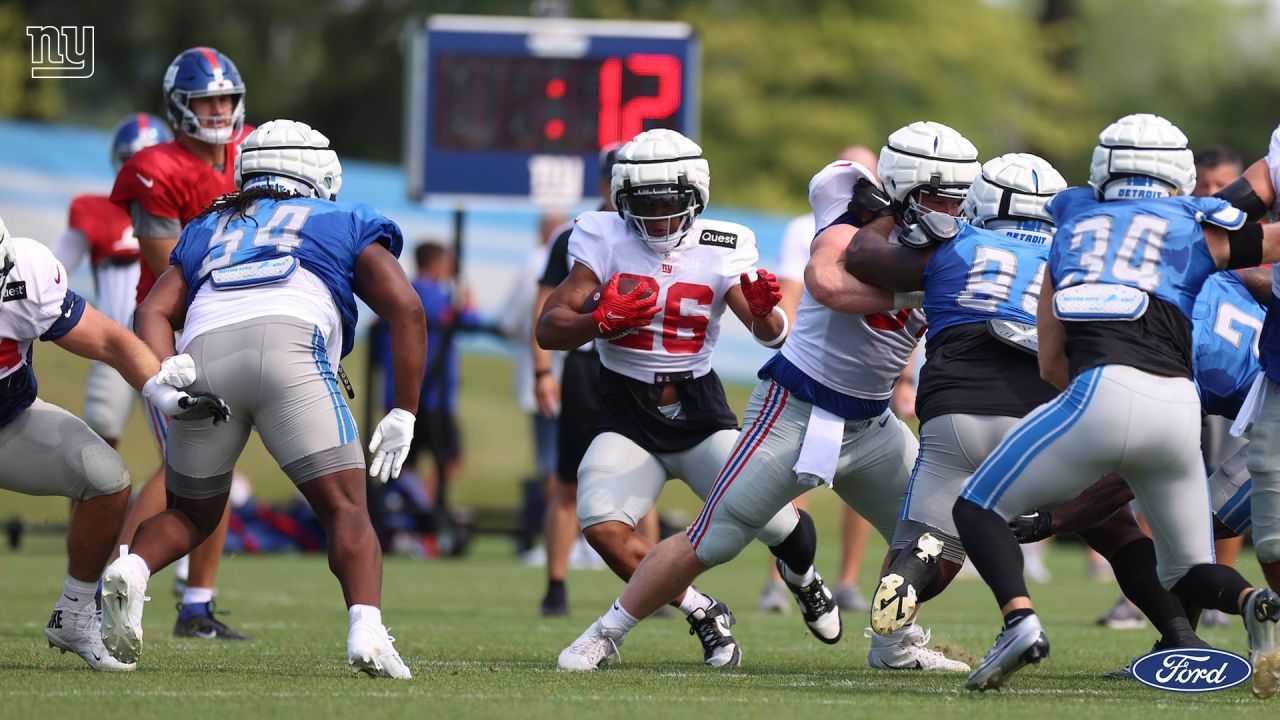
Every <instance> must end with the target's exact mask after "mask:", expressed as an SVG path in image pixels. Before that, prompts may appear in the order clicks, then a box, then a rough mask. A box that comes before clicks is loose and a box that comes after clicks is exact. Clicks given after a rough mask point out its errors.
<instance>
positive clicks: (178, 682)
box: [0, 345, 1277, 720]
mask: <svg viewBox="0 0 1280 720" xmlns="http://www.w3.org/2000/svg"><path fill="white" fill-rule="evenodd" d="M38 352H39V358H38V360H37V363H38V368H39V369H40V377H41V382H42V385H41V387H42V395H43V396H44V397H45V398H46V399H48V400H50V401H53V402H58V403H60V404H63V405H64V406H66V407H69V408H71V409H79V407H80V400H79V396H80V392H81V390H80V388H82V387H83V385H82V380H83V373H84V369H83V366H82V365H81V364H80V363H78V362H75V361H72V360H70V359H69V358H68V357H67V356H66V355H65V353H62V352H61V351H60V350H57V349H56V348H52V347H49V346H47V345H42V346H41V348H40V349H39V351H38ZM348 369H349V370H352V371H353V372H352V377H353V378H356V377H359V375H360V373H359V369H358V368H353V367H349V368H348ZM465 382H466V385H465V390H464V404H465V408H466V410H465V412H464V427H465V432H466V434H467V435H466V439H467V444H468V448H469V460H468V471H467V473H466V475H465V477H464V479H463V481H462V483H461V484H460V485H459V487H458V490H457V493H456V495H457V497H458V501H459V503H460V504H463V505H470V506H477V507H479V506H489V507H501V506H510V505H512V504H514V503H515V501H516V497H517V481H518V480H519V479H520V478H522V477H523V476H524V475H526V474H527V473H526V471H525V468H526V467H527V466H528V464H529V462H530V460H529V457H530V455H529V448H528V440H527V435H528V429H527V428H528V422H527V419H526V418H525V417H524V416H522V415H521V414H520V413H519V412H518V411H517V410H516V408H515V407H514V405H513V403H512V402H511V400H510V392H509V389H508V388H509V371H508V366H507V365H506V363H505V362H503V361H501V360H497V359H492V358H469V359H468V361H467V365H466V372H465ZM744 396H745V390H744V389H743V388H734V389H733V390H732V392H731V400H732V401H733V402H734V403H735V407H739V408H740V407H741V404H742V402H743V399H744ZM145 432H146V431H145V428H143V426H142V423H141V419H140V418H139V417H135V418H134V421H133V424H132V425H131V426H130V430H129V434H128V436H127V437H126V439H125V445H124V454H125V456H126V459H127V460H128V461H129V464H130V467H131V468H132V469H133V471H134V474H135V476H136V477H144V476H145V475H146V474H147V473H148V472H149V471H150V466H151V465H152V464H153V463H154V454H153V453H154V451H153V450H152V449H151V447H150V444H149V440H148V439H147V438H146V435H145ZM242 469H244V470H245V471H246V472H247V473H248V474H249V475H250V476H251V477H253V478H254V480H255V485H256V487H257V490H258V492H259V494H260V495H261V496H262V497H265V498H268V499H271V498H283V497H286V496H287V495H288V494H289V493H291V492H293V491H292V490H291V488H290V485H289V483H288V482H287V480H285V479H284V478H283V477H282V476H281V475H280V474H279V472H278V470H275V469H274V467H273V466H272V464H271V461H270V458H269V457H267V456H266V454H265V452H264V451H263V450H262V448H261V446H260V445H257V444H256V443H255V444H254V445H252V446H251V449H250V451H249V453H247V454H246V456H245V460H244V462H243V463H242ZM672 490H673V491H674V492H672V493H669V497H667V498H665V499H664V501H663V506H664V507H666V508H668V509H681V510H685V511H692V510H696V504H695V501H694V499H693V498H692V496H691V495H690V494H689V493H688V492H687V491H685V490H683V488H682V487H680V486H678V487H673V488H672ZM813 496H814V503H813V513H814V515H815V517H816V518H817V519H818V524H819V532H820V536H821V537H822V539H823V544H822V546H821V548H820V553H819V568H820V569H822V570H824V571H825V572H826V573H827V575H828V577H832V576H834V575H835V572H836V570H835V568H836V561H837V557H836V554H837V543H836V541H835V539H836V526H837V518H838V517H839V508H838V505H837V501H836V498H835V496H834V494H832V493H829V492H826V491H820V492H817V493H813ZM65 509H66V503H65V500H62V499H61V498H47V499H38V498H25V497H21V496H17V495H13V494H6V493H0V519H3V518H5V517H8V516H11V515H21V516H23V517H26V518H29V519H32V520H35V521H46V522H54V523H56V522H61V521H63V520H64V517H65ZM883 549H884V548H883V545H882V544H880V543H879V542H878V541H877V542H875V543H873V545H872V547H871V548H869V550H868V555H867V557H868V561H867V563H866V569H865V570H864V573H863V584H864V587H865V586H867V585H868V584H870V583H871V582H873V573H874V569H873V567H874V565H875V564H876V563H877V561H878V558H879V557H880V555H881V554H882V553H883ZM766 558H767V553H766V552H765V551H764V549H763V548H761V547H757V546H753V547H751V548H749V549H748V550H747V551H746V552H745V553H744V554H743V556H742V557H741V558H739V560H737V561H735V562H733V563H730V564H728V565H726V566H723V567H720V568H717V569H715V570H714V571H712V572H711V573H709V574H708V575H706V576H705V577H704V578H703V579H702V580H701V581H700V582H699V586H700V587H701V588H702V589H703V590H704V591H706V592H709V593H711V594H714V595H715V596H717V597H719V598H721V599H723V600H725V601H726V602H728V603H729V604H730V606H732V607H733V608H734V609H735V610H736V611H737V617H738V625H737V627H736V628H735V632H736V634H737V636H738V638H739V641H740V643H741V645H742V648H743V659H744V665H743V666H742V667H741V668H738V669H732V670H715V669H711V668H706V667H704V666H703V665H702V663H701V653H700V650H699V647H698V644H697V642H696V640H695V639H694V638H692V637H690V636H689V635H688V627H687V625H686V624H685V623H684V622H683V621H682V620H678V619H675V620H663V619H655V620H650V621H647V622H646V623H644V624H643V625H642V626H641V627H640V628H639V629H637V630H636V631H635V632H633V633H632V634H631V636H629V637H628V640H627V644H626V645H625V646H624V647H623V649H622V654H623V659H624V662H623V664H622V665H621V666H620V667H614V668H611V669H608V670H606V671H603V672H599V673H592V674H565V673H559V672H556V670H555V659H556V655H557V654H558V653H559V651H560V650H561V648H563V647H564V646H565V645H567V644H568V643H569V642H571V641H572V640H573V639H574V638H575V637H576V636H577V634H578V633H579V632H581V630H582V629H583V628H584V627H586V625H587V624H588V623H590V622H591V620H592V619H593V618H594V617H595V616H596V615H597V614H599V613H600V612H602V611H603V610H604V609H605V608H606V607H607V605H608V603H609V602H610V601H611V600H612V599H613V598H614V597H616V595H617V594H618V592H619V590H620V588H621V584H620V583H619V581H618V580H616V579H615V578H614V577H613V576H612V575H611V574H610V573H608V572H607V571H575V572H574V573H573V574H572V575H571V576H570V599H571V604H572V607H573V615H572V617H570V618H568V619H554V620H548V619H542V618H540V617H538V614H537V603H538V600H539V598H540V596H541V593H542V588H543V575H542V571H541V570H540V569H538V568H529V567H524V566H522V565H521V564H520V563H519V562H518V561H517V560H516V559H515V557H514V553H513V551H512V548H511V546H510V543H508V542H506V541H505V540H502V539H498V538H482V539H481V540H480V541H478V542H477V543H475V545H474V549H473V551H472V553H471V554H470V555H469V556H468V557H467V558H465V559H463V560H446V561H421V560H413V559H408V558H399V557H395V558H388V559H387V562H386V578H385V591H384V612H385V619H386V621H387V624H388V625H389V626H390V627H391V629H392V633H393V635H395V636H396V637H397V638H398V639H399V640H398V647H399V648H400V651H401V653H402V654H403V655H404V657H405V659H406V660H407V661H408V663H409V664H410V666H411V668H412V669H413V671H414V673H415V675H416V677H415V678H414V679H413V680H412V681H410V682H395V681H389V680H384V681H374V680H370V679H367V678H364V677H355V676H352V675H351V674H350V673H349V672H348V671H347V669H346V667H345V662H344V660H345V655H344V652H345V631H346V622H345V620H346V615H345V612H344V609H343V605H342V601H341V595H340V593H339V590H338V585H337V582H336V581H335V580H334V579H333V578H332V576H331V575H330V574H329V572H328V569H327V566H326V563H325V560H324V558H323V557H319V556H294V555H277V556H232V557H228V558H227V559H226V560H225V561H224V563H223V569H222V572H221V576H220V578H219V593H220V595H219V597H220V602H221V606H222V607H223V608H225V609H228V610H231V611H232V612H233V614H232V615H231V616H230V617H229V618H227V620H228V622H229V623H231V624H232V625H233V626H234V627H236V628H237V629H242V630H244V631H246V632H249V633H250V634H252V635H254V636H255V637H256V638H257V639H256V640H255V641H254V642H251V643H212V642H208V641H185V640H184V641H180V640H176V639H174V638H172V637H171V636H170V635H169V630H170V628H171V626H172V623H173V620H174V618H175V615H176V612H175V610H174V607H173V603H174V600H173V598H172V597H171V596H170V595H169V593H168V587H169V583H170V582H171V579H172V575H171V571H168V570H166V571H162V572H161V573H159V574H157V576H156V578H155V579H154V581H153V584H152V587H151V595H152V598H153V600H152V602H151V603H149V604H148V606H147V615H146V621H145V628H146V633H147V636H146V643H147V644H146V649H145V651H144V655H143V659H142V662H141V663H140V667H139V670H138V671H137V672H135V673H132V674H130V675H123V676H121V675H107V674H96V673H93V672H90V671H89V670H87V668H85V666H84V665H83V663H81V662H80V660H79V659H77V658H73V657H71V656H68V655H61V654H58V653H56V652H55V651H53V650H50V649H48V648H47V647H46V646H45V641H44V636H43V633H42V628H43V627H44V624H45V622H46V620H47V618H48V613H49V609H50V607H51V605H52V603H53V602H54V600H55V599H56V598H57V593H58V589H59V588H60V586H61V582H62V579H63V573H64V561H65V556H64V551H63V548H62V546H61V538H60V537H59V536H58V535H56V534H53V533H35V534H32V535H30V536H28V542H27V544H26V545H25V546H24V547H23V549H22V550H21V551H19V552H16V553H15V552H11V551H9V550H8V549H2V550H0V608H3V609H2V610H0V717H3V718H11V717H12V718H29V717H103V718H105V717H128V718H138V719H139V720H141V719H143V718H152V717H155V718H172V717H175V716H185V717H192V718H195V717H236V716H239V717H244V718H258V717H270V718H273V719H278V720H286V719H290V718H295V717H297V718H317V717H367V718H378V719H381V718H393V717H414V718H421V717H428V718H434V717H444V718H471V717H486V718H488V717H501V718H508V719H510V718H520V719H521V720H526V719H532V718H555V719H556V720H566V719H567V718H583V717H587V718H589V717H604V718H613V717H670V718H690V717H698V718H703V717H705V718H722V717H723V718H733V719H734V720H742V719H744V718H757V717H759V718H770V719H771V720H776V719H777V718H780V717H841V718H850V717H854V718H856V717H861V716H871V715H872V714H873V713H874V714H875V716H876V717H885V718H897V717H903V718H918V717H929V718H950V717H961V718H966V719H969V720H972V719H973V718H978V717H980V718H982V720H995V719H997V718H1025V717H1036V718H1058V717H1062V718H1085V717H1152V716H1155V715H1156V713H1160V715H1161V716H1162V717H1184V716H1193V715H1194V716H1200V717H1205V716H1209V717H1222V716H1225V714H1226V713H1227V712H1231V713H1233V714H1239V715H1243V716H1256V717H1262V716H1263V713H1264V712H1267V713H1270V714H1271V715H1274V713H1275V711H1276V707H1277V706H1276V705H1274V704H1272V705H1267V704H1264V703H1261V702H1259V701H1256V700H1254V699H1253V698H1252V696H1251V695H1250V694H1249V691H1248V689H1247V688H1244V687H1240V688H1235V689H1232V690H1228V691H1224V692H1220V693H1213V694H1209V695H1205V696H1186V695H1175V694H1171V693H1163V692H1159V691H1156V690H1151V689H1147V688H1145V687H1143V686H1140V685H1138V684H1136V683H1133V682H1117V681H1108V680H1104V679H1101V678H1100V677H1099V676H1100V674H1101V673H1102V672H1104V671H1106V670H1110V669H1114V668H1116V667H1119V666H1121V665H1123V664H1124V663H1125V662H1126V661H1127V660H1128V658H1129V657H1130V656H1132V655H1135V654H1139V653H1141V652H1143V651H1144V650H1145V649H1146V648H1148V647H1149V646H1150V644H1151V642H1153V640H1154V632H1153V631H1151V630H1144V631H1124V632H1121V631H1109V630H1105V629H1102V628H1099V627H1098V626H1095V625H1094V624H1093V622H1092V620H1093V618H1094V617H1095V616H1097V615H1098V614H1100V613H1101V612H1103V611H1104V610H1105V609H1106V608H1107V607H1108V606H1109V605H1110V603H1111V602H1112V601H1113V600H1114V598H1115V594H1116V590H1115V587H1114V585H1098V584H1094V583H1091V582H1088V581H1087V580H1086V579H1085V576H1084V569H1083V567H1084V562H1083V557H1082V556H1081V554H1080V551H1079V550H1078V549H1076V548H1075V547H1072V546H1058V547H1053V548H1051V549H1050V550H1049V562H1050V567H1051V569H1052V571H1053V573H1054V580H1053V582H1052V583H1050V584H1048V585H1043V586H1032V594H1033V596H1034V598H1035V599H1036V601H1037V603H1038V605H1039V607H1040V610H1041V613H1042V616H1043V618H1044V621H1045V623H1046V629H1047V631H1048V633H1049V636H1050V639H1051V641H1052V643H1053V656H1052V658H1051V659H1050V660H1049V661H1048V662H1047V663H1045V664H1044V665H1043V666H1041V667H1040V668H1034V669H1029V670H1026V671H1023V672H1022V673H1021V674H1019V675H1018V676H1017V677H1016V678H1015V679H1014V681H1013V684H1012V687H1011V688H1010V689H1008V690H1006V691H1005V692H1003V693H998V694H995V693H993V694H988V695H972V694H970V693H968V692H966V691H964V689H963V687H962V678H960V677H957V676H940V675H925V674H916V673H909V672H901V673H887V672H880V671H871V670H868V669H866V667H865V661H866V651H867V647H868V643H869V641H868V640H866V639H864V638H863V636H862V628H863V626H864V625H865V622H866V621H865V618H863V617H853V616H848V617H846V619H845V637H844V640H843V642H841V643H840V644H839V645H837V646H835V647H828V646H825V645H822V644H820V643H819V642H817V641H816V640H815V639H813V638H812V637H810V636H809V635H808V633H807V631H806V630H805V629H804V628H803V625H802V623H801V621H800V619H799V617H798V614H797V613H792V614H791V615H790V616H787V617H782V616H777V615H763V614H760V613H758V612H757V611H756V610H755V608H756V603H757V602H758V597H759V591H760V588H761V584H762V582H763V579H764V569H765V566H766ZM1241 567H1242V568H1243V569H1244V570H1245V572H1246V574H1247V575H1249V576H1251V577H1254V578H1257V577H1258V575H1259V573H1258V571H1257V566H1256V564H1254V562H1253V560H1252V558H1251V556H1249V555H1247V554H1246V556H1245V557H1243V558H1242V559H1241ZM925 622H926V624H927V625H930V626H932V628H933V632H934V638H933V639H934V645H935V646H946V647H948V648H950V649H951V651H952V652H953V653H956V654H959V655H960V656H962V657H965V656H967V657H968V658H970V659H972V658H976V657H980V656H981V655H982V654H983V653H985V652H986V650H987V648H988V647H989V646H990V643H991V641H992V640H993V639H994V636H995V633H996V631H997V629H998V622H999V618H998V613H997V612H996V610H995V608H994V603H993V601H992V599H991V596H990V593H989V592H988V591H987V589H986V587H985V586H983V585H982V584H981V583H980V582H957V583H956V584H955V585H953V587H952V588H951V589H950V590H949V591H948V592H947V594H945V595H944V596H943V597H942V598H940V599H938V600H937V601H935V602H934V603H931V604H930V606H929V607H928V610H927V612H926V616H925ZM1204 635H1205V637H1206V639H1208V640H1209V641H1210V642H1212V643H1214V644H1215V645H1217V646H1219V647H1222V648H1224V649H1228V650H1233V651H1235V652H1243V651H1244V635H1243V631H1242V630H1241V629H1240V628H1239V627H1238V626H1232V627H1230V628H1228V629H1221V630H1208V631H1206V632H1205V634H1204ZM1206 713H1209V714H1211V715H1206ZM1233 716H1234V715H1233Z"/></svg>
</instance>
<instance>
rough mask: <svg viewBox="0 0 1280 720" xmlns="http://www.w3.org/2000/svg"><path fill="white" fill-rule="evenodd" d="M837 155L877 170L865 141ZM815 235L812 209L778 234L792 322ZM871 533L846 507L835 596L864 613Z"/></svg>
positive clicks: (909, 394)
mask: <svg viewBox="0 0 1280 720" xmlns="http://www.w3.org/2000/svg"><path fill="white" fill-rule="evenodd" d="M840 159H841V160H849V161H851V162H856V163H859V164H860V165H863V166H865V167H866V168H867V169H868V170H870V171H872V172H873V173H874V172H875V169H876V164H877V158H876V154H875V151H874V150H872V149H871V148H869V147H866V146H864V145H852V146H850V147H847V148H845V149H844V151H843V152H841V153H840ZM815 235H817V228H816V227H815V225H814V220H813V213H811V212H806V213H804V214H803V215H797V216H796V217H795V218H793V219H792V220H791V221H790V222H788V223H787V227H786V229H785V230H784V231H783V234H782V249H781V257H780V258H779V261H778V284H779V285H780V286H781V287H782V302H781V303H780V304H779V307H781V308H782V309H783V311H784V312H786V313H787V319H788V320H789V321H790V322H791V324H792V326H794V325H795V321H796V309H797V308H799V307H800V296H801V295H802V294H803V293H804V268H805V265H808V264H809V247H810V245H811V244H812V243H813V238H814V236H815ZM912 372H914V363H912V364H909V365H908V366H907V370H906V372H904V374H903V377H902V378H900V379H899V381H898V383H897V384H896V385H895V386H894V391H893V402H892V408H893V411H894V413H896V414H897V415H898V416H899V417H904V418H905V417H911V416H914V415H915V384H914V382H913V381H912V379H911V378H910V377H908V374H909V373H912ZM795 503H796V505H797V506H800V507H804V506H806V505H807V504H808V499H807V496H804V495H802V496H800V497H798V498H796V500H795ZM870 535H871V523H869V522H867V521H866V519H864V518H863V517H862V516H861V515H859V514H858V513H857V512H855V511H854V509H853V508H851V507H849V506H847V505H845V506H844V527H843V532H842V534H841V558H840V579H839V581H838V582H837V584H836V589H835V593H834V595H835V599H836V604H838V605H839V606H840V609H841V610H852V611H855V612H866V611H868V610H870V609H871V604H870V603H869V602H867V599H866V598H865V597H863V595H862V593H860V592H858V571H859V570H860V569H861V567H862V556H863V553H864V552H865V551H866V549H867V538H868V537H870ZM769 560H770V562H769V581H768V583H766V585H765V589H764V593H763V595H762V596H761V597H760V609H761V610H764V611H773V612H781V613H787V612H790V611H791V605H792V603H793V602H794V601H793V600H792V599H791V593H790V591H788V590H787V586H786V584H785V583H783V582H782V578H781V577H779V576H778V569H777V567H776V566H775V564H774V563H773V558H770V559H769Z"/></svg>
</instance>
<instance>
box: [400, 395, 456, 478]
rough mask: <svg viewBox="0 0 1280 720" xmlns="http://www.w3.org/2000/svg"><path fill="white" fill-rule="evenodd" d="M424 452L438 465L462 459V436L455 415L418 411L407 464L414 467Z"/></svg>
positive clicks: (436, 411) (444, 411) (444, 412)
mask: <svg viewBox="0 0 1280 720" xmlns="http://www.w3.org/2000/svg"><path fill="white" fill-rule="evenodd" d="M424 451H425V452H429V453H431V457H432V459H433V460H434V461H435V462H438V463H449V462H453V461H454V460H457V459H458V458H460V457H462V436H461V433H460V432H459V431H458V421H457V419H456V418H455V417H454V416H453V413H451V412H449V411H448V410H427V409H425V408H424V409H421V410H419V411H418V419H417V420H416V421H414V423H413V441H412V442H410V443H409V457H408V459H407V460H406V462H407V463H408V464H409V465H410V466H412V465H414V464H415V463H417V461H418V453H420V452H424Z"/></svg>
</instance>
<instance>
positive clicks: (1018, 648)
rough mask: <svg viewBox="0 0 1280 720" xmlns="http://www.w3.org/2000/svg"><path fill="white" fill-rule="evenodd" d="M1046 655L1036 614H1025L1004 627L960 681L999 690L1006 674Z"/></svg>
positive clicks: (974, 687) (1045, 640) (1046, 642)
mask: <svg viewBox="0 0 1280 720" xmlns="http://www.w3.org/2000/svg"><path fill="white" fill-rule="evenodd" d="M1047 657H1049V638H1048V637H1046V636H1045V634H1044V629H1043V628H1042V627H1041V626H1040V618H1039V617H1037V616H1036V615H1034V614H1032V615H1028V616H1026V617H1024V618H1023V619H1022V620H1020V621H1019V622H1018V623H1017V624H1015V625H1014V626H1013V627H1009V628H1005V629H1004V630H1002V631H1000V634H999V635H997V636H996V642H995V644H994V645H992V646H991V649H990V650H988V651H987V656H986V657H984V658H982V662H981V663H979V664H978V669H977V670H974V671H973V672H972V673H970V674H969V677H968V678H966V679H965V681H964V685H965V687H967V688H969V689H970V690H999V689H1000V688H1001V687H1003V686H1004V684H1005V681H1007V680H1008V679H1009V676H1010V675H1012V674H1014V673H1015V672H1017V671H1019V670H1021V669H1022V668H1024V667H1026V666H1027V665H1039V664H1040V661H1041V660H1043V659H1045V658H1047Z"/></svg>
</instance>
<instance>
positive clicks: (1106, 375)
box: [960, 365, 1213, 588]
mask: <svg viewBox="0 0 1280 720" xmlns="http://www.w3.org/2000/svg"><path fill="white" fill-rule="evenodd" d="M1113 472H1115V473H1119V474H1120V475H1121V476H1123V477H1124V478H1125V481H1126V482H1128V484H1129V487H1130V488H1132V489H1133V494H1134V497H1135V498H1136V500H1137V503H1138V509H1139V510H1141V511H1142V514H1143V515H1145V516H1146V519H1147V523H1148V524H1149V525H1150V526H1151V531H1152V535H1153V536H1154V540H1155V545H1156V561H1157V572H1158V574H1159V576H1160V582H1161V583H1162V584H1163V585H1164V586H1165V587H1166V588H1170V587H1172V586H1173V585H1174V584H1175V583H1177V582H1178V580H1180V579H1182V576H1183V575H1185V574H1186V572H1187V570H1189V569H1191V568H1192V567H1193V566H1195V565H1199V564H1202V563H1210V562H1213V519H1212V515H1211V512H1210V509H1209V508H1210V504H1209V489H1208V482H1207V480H1206V478H1205V472H1204V462H1203V460H1202V458H1201V457H1200V397H1199V395H1198V394H1197V393H1196V388H1195V385H1193V384H1192V383H1191V381H1190V380H1188V379H1186V378H1169V377H1160V376H1157V375H1152V374H1150V373H1146V372H1143V371H1141V370H1137V369H1135V368H1131V367H1127V366H1124V365H1105V366H1102V367H1096V368H1092V369H1090V370H1086V371H1084V372H1082V373H1080V374H1079V375H1077V376H1076V377H1075V379H1073V380H1072V381H1071V384H1070V385H1069V386H1068V387H1067V389H1066V391H1064V392H1063V393H1062V394H1061V395H1059V396H1058V397H1057V398H1055V399H1053V400H1050V401H1049V402H1047V403H1045V404H1044V405H1041V406H1040V407H1038V408H1036V409H1035V410H1033V411H1031V412H1030V413H1029V414H1028V415H1027V416H1026V417H1025V418H1023V419H1022V420H1021V421H1019V422H1018V424H1017V425H1016V426H1015V427H1014V428H1013V429H1012V430H1010V431H1009V433H1008V434H1007V435H1006V436H1005V438H1004V440H1003V441H1001V443H1000V446H999V447H997V448H996V449H995V451H993V452H992V453H991V455H990V456H989V457H988V458H987V459H986V460H985V461H984V462H983V463H982V465H981V466H980V467H979V468H978V470H977V472H976V473H974V475H973V477H972V478H970V480H969V481H968V482H967V483H966V484H965V486H964V489H963V490H962V491H961V495H960V496H961V497H963V498H965V499H966V500H969V501H970V502H973V503H975V504H977V505H979V506H981V507H983V508H986V509H988V510H995V511H996V512H997V513H999V514H1000V516H1001V517H1003V518H1004V519H1005V520H1009V519H1011V518H1014V517H1016V516H1018V515H1019V514H1021V513H1024V512H1027V511H1029V510H1032V509H1034V508H1047V507H1052V506H1053V505H1056V504H1058V503H1060V502H1063V501H1064V500H1067V499H1069V498H1071V497H1073V496H1074V495H1076V494H1078V493H1079V492H1080V491H1081V490H1083V489H1084V488H1085V487H1086V486H1088V485H1090V484H1091V483H1093V481H1094V480H1096V479H1097V478H1099V477H1101V476H1103V475H1106V474H1108V473H1113Z"/></svg>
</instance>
